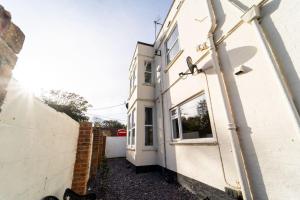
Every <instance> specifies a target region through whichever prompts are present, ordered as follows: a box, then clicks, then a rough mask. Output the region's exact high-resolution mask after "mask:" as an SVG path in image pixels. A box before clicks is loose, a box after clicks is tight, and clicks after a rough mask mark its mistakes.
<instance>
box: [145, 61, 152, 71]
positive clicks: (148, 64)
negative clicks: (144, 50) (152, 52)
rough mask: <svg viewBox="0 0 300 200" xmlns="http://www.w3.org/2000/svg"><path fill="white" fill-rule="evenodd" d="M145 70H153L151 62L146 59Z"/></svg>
mask: <svg viewBox="0 0 300 200" xmlns="http://www.w3.org/2000/svg"><path fill="white" fill-rule="evenodd" d="M145 66H146V68H145V71H146V72H152V67H151V62H148V61H145Z"/></svg>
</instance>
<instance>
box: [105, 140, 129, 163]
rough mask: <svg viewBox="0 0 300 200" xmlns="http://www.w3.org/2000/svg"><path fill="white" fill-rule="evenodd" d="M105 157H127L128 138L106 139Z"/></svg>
mask: <svg viewBox="0 0 300 200" xmlns="http://www.w3.org/2000/svg"><path fill="white" fill-rule="evenodd" d="M105 156H106V157H107V158H119V157H125V156H126V137H124V136H118V137H113V136H111V137H108V136H107V137H106V146H105Z"/></svg>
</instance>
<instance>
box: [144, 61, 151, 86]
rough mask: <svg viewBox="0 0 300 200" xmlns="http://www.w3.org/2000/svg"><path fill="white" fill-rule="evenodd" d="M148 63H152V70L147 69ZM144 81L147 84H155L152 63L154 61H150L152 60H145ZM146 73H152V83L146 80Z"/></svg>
mask: <svg viewBox="0 0 300 200" xmlns="http://www.w3.org/2000/svg"><path fill="white" fill-rule="evenodd" d="M148 63H150V65H151V71H147V64H148ZM144 69H145V70H144V83H145V84H146V85H152V84H153V64H152V61H150V60H145V61H144ZM146 73H148V74H150V76H151V79H150V83H148V82H146V76H145V75H146Z"/></svg>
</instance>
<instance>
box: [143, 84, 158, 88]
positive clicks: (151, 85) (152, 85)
mask: <svg viewBox="0 0 300 200" xmlns="http://www.w3.org/2000/svg"><path fill="white" fill-rule="evenodd" d="M143 85H144V86H150V87H154V86H155V85H154V84H153V83H143Z"/></svg>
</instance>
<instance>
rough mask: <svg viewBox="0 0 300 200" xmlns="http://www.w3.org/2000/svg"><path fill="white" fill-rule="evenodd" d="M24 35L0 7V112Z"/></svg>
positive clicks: (7, 13)
mask: <svg viewBox="0 0 300 200" xmlns="http://www.w3.org/2000/svg"><path fill="white" fill-rule="evenodd" d="M24 40H25V35H24V34H23V32H22V31H21V30H20V29H19V27H17V26H16V25H15V24H14V23H12V22H11V15H10V13H9V12H8V11H6V10H5V9H4V7H3V6H1V5H0V111H1V106H2V104H3V102H4V99H5V96H6V93H7V91H6V88H7V85H8V82H9V80H10V79H11V75H12V70H13V68H14V66H15V65H16V62H17V56H16V54H18V53H19V52H20V51H21V49H22V46H23V43H24Z"/></svg>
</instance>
